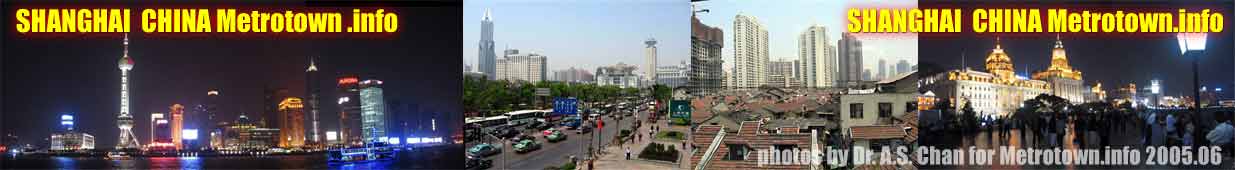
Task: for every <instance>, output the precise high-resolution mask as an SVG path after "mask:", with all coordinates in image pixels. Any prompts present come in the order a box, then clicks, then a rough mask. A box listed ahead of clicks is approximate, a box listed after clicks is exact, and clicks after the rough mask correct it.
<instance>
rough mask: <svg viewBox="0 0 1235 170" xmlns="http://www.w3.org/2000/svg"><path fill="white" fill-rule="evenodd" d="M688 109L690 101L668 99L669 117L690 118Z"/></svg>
mask: <svg viewBox="0 0 1235 170" xmlns="http://www.w3.org/2000/svg"><path fill="white" fill-rule="evenodd" d="M690 109H691V108H690V101H687V100H673V101H669V113H670V114H669V117H671V118H690Z"/></svg>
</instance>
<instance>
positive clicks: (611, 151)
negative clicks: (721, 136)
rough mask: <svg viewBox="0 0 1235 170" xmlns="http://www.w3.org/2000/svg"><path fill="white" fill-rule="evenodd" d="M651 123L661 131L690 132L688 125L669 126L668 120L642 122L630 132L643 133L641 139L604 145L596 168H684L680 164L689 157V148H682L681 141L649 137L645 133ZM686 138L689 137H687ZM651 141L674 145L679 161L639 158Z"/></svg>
mask: <svg viewBox="0 0 1235 170" xmlns="http://www.w3.org/2000/svg"><path fill="white" fill-rule="evenodd" d="M644 114H646V113H644ZM632 118H633V117H632ZM633 120H634V119H626V120H623V121H633ZM653 125H655V126H659V127H660V128H661V131H669V130H673V131H680V132H683V133H686V134H687V135H689V134H690V133H689V131H690V130H689V127H682V126H679V127H670V126H669V125H668V121H665V120H660V121H656V123H654V124H653V123H649V122H644V125H643V126H642V127H639V129H638V130H636V131H634V132H632V135H634V133H642V134H643V139H642V140H640V141H634V140H633V139H632V140H628V141H627V142H626V144H624V145H611V146H608V147H605V149H604V150H605V152H607V153H608V154H605V155H600V156H599V158H600V159H599V160H597V161H596V164H595V165H596V169H686V168H682V167H684V166H681V165H682V162H683V161H682V160H689V159H690V152H689V149H688V148H682V143H681V142H673V141H665V140H655V137H649V136H648V135H647V133H648V132H649V131H650V130H651V127H652V126H653ZM626 128H629V127H626ZM686 139H689V137H687V138H686ZM651 142H657V143H660V144H664V145H674V148H676V149H677V150H678V153H679V154H680V158H679V162H678V163H670V162H661V161H651V160H640V159H639V152H640V151H643V148H644V147H647V146H648V144H650V143H651ZM626 147H629V148H630V160H627V159H626ZM687 165H689V164H687Z"/></svg>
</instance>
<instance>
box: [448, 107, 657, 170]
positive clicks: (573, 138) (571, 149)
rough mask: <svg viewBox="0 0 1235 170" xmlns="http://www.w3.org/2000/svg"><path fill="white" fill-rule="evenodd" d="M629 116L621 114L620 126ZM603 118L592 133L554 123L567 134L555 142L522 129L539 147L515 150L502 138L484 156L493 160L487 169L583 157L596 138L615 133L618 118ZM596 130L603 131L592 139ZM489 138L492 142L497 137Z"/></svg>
mask: <svg viewBox="0 0 1235 170" xmlns="http://www.w3.org/2000/svg"><path fill="white" fill-rule="evenodd" d="M633 120H634V119H633V117H629V116H628V117H625V118H624V119H623V120H621V121H620V124H621V127H630V126H631V125H632V122H634V121H633ZM603 121H604V123H605V127H604V129H596V130H594V131H592V133H584V134H575V130H566V127H556V128H558V129H560V130H562V132H564V133H566V134H567V138H566V140H565V141H559V142H557V143H550V142H549V141H547V140H545V138H544V136H543V135H542V134H541V132H539V131H536V132H532V131H524V132H523V134H527V135H530V136H532V137H535V139H536V141H537V142H540V143H541V148H540V149H539V150H535V151H531V152H528V153H515V152H514V147H513V142H505V143H506V144H504V146H505V147H504V148H503V149H502V153H500V154H496V155H492V156H489V157H486V158H485V159H490V160H493V168H489V169H544V168H545V167H549V166H561V165H563V164H565V163H566V162H568V161H570V156H571V155H576V157H578V158H579V159H583V158H584V155H586V154H587V153H588V148H587V147H589V146H591V147H593V148H597V146H596V145H597V144H598V141H605V142H599V143H604V144H608V142H610V141H612V140H613V138H614V137H615V136H617V134H618V131H619V129H618V128H617V127H615V126H613V125H614V124H615V123H619V122H618V121H616V120H614V119H613V118H609V117H607V116H606V117H605V118H604V120H603ZM598 133H599V134H603V136H604V137H603V139H595V138H596V134H598ZM491 141H495V142H496V141H499V140H491ZM589 143H591V145H589ZM475 144H479V143H474V144H469V146H468V147H471V145H475ZM601 148H603V147H601ZM502 165H505V166H502Z"/></svg>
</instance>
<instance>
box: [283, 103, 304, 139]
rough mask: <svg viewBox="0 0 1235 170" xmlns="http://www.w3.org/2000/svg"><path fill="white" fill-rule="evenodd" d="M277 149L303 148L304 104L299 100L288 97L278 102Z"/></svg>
mask: <svg viewBox="0 0 1235 170" xmlns="http://www.w3.org/2000/svg"><path fill="white" fill-rule="evenodd" d="M279 125H281V127H279V147H282V148H298V147H302V146H304V139H305V138H304V103H303V101H301V99H300V98H297V97H288V98H285V99H283V101H282V102H279Z"/></svg>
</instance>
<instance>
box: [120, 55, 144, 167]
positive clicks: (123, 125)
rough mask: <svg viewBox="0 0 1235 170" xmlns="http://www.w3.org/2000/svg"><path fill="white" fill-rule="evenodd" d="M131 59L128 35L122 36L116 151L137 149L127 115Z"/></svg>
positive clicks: (131, 125) (131, 124) (130, 115)
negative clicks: (122, 53) (122, 55)
mask: <svg viewBox="0 0 1235 170" xmlns="http://www.w3.org/2000/svg"><path fill="white" fill-rule="evenodd" d="M133 65H134V64H133V58H129V35H128V34H125V35H124V57H121V58H120V114H119V115H117V117H116V126H118V128H120V138H119V139H120V141H119V142H117V143H116V147H115V148H116V149H117V150H123V149H137V148H138V147H139V145H141V144H139V143H138V142H137V136H136V135H133V115H132V114H130V113H129V70H133Z"/></svg>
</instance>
